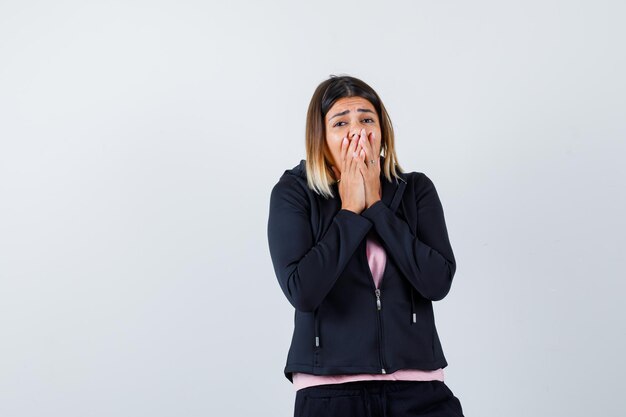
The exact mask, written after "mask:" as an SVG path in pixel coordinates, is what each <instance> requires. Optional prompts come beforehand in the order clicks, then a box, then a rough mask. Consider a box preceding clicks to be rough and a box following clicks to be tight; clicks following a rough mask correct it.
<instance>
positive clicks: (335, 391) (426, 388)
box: [294, 380, 464, 417]
mask: <svg viewBox="0 0 626 417" xmlns="http://www.w3.org/2000/svg"><path fill="white" fill-rule="evenodd" d="M318 416H319V417H321V416H324V417H332V416H338V417H352V416H359V417H378V416H380V417H405V416H406V417H408V416H421V417H464V416H463V409H462V408H461V402H460V401H459V399H458V398H457V397H455V396H454V394H453V393H452V391H451V390H450V388H448V386H447V385H446V384H445V383H444V382H442V381H438V380H433V381H354V382H344V383H341V384H324V385H315V386H312V387H307V388H301V389H299V390H298V391H296V400H295V407H294V417H318Z"/></svg>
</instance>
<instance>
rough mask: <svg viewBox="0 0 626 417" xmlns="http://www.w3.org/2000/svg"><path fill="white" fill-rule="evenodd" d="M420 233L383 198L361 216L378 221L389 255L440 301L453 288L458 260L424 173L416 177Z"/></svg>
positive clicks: (412, 280)
mask: <svg viewBox="0 0 626 417" xmlns="http://www.w3.org/2000/svg"><path fill="white" fill-rule="evenodd" d="M414 186H415V196H416V201H415V205H416V207H417V236H415V235H414V234H413V232H412V231H411V228H410V227H409V225H408V224H407V223H406V222H405V221H404V220H402V219H401V218H400V217H398V216H397V215H396V214H395V213H394V212H393V211H392V210H391V209H390V208H389V207H387V205H385V203H384V202H382V201H377V202H376V203H374V204H372V205H371V206H370V207H368V208H367V209H365V210H364V211H363V212H362V213H361V215H362V216H363V217H365V218H367V219H369V220H371V221H372V222H373V223H374V229H375V230H376V232H377V233H378V235H379V236H380V238H381V240H382V242H383V246H384V248H385V249H386V251H387V254H388V256H390V257H392V258H393V260H394V261H395V262H396V264H397V265H398V267H399V269H400V270H401V271H402V273H403V274H404V275H405V276H406V277H407V279H408V280H409V281H410V283H411V285H413V287H415V289H416V290H417V291H418V292H419V293H420V294H421V295H422V296H423V297H425V298H427V299H429V300H432V301H438V300H441V299H442V298H444V297H445V296H446V295H447V294H448V292H449V291H450V287H451V285H452V278H453V277H454V273H455V271H456V261H455V259H454V253H453V252H452V247H451V246H450V240H449V238H448V231H447V228H446V223H445V219H444V212H443V207H442V205H441V202H440V200H439V196H438V194H437V190H436V189H435V185H434V184H433V182H432V181H431V180H430V178H428V177H427V176H426V175H425V174H424V173H421V172H420V173H417V174H416V177H415V179H414Z"/></svg>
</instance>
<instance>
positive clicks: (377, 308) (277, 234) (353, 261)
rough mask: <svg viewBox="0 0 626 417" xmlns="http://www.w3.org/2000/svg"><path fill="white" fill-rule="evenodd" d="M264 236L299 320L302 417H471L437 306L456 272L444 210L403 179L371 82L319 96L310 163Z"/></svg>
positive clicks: (336, 85) (292, 369) (325, 86)
mask: <svg viewBox="0 0 626 417" xmlns="http://www.w3.org/2000/svg"><path fill="white" fill-rule="evenodd" d="M267 232H268V242H269V249H270V255H271V258H272V263H273V266H274V270H275V272H276V277H277V278H278V282H279V284H280V287H281V289H282V291H283V293H284V294H285V296H286V297H287V299H288V300H289V302H290V303H291V304H292V305H293V307H294V309H295V312H294V314H295V317H294V323H295V327H294V332H293V338H292V341H291V346H290V349H289V353H288V356H287V363H286V366H285V369H284V374H285V377H286V378H287V379H288V380H289V381H290V382H292V383H293V384H294V387H295V388H296V390H297V391H296V398H295V407H294V416H295V417H299V416H307V417H313V416H341V417H350V416H379V415H380V416H395V417H399V416H413V415H420V416H432V417H435V416H455V417H459V416H463V411H462V408H461V403H460V401H459V399H458V398H457V397H456V396H454V394H453V393H452V391H451V390H450V389H449V388H448V386H447V385H446V384H445V383H444V381H443V380H444V375H443V368H445V367H446V366H447V361H446V358H445V356H444V353H443V350H442V346H441V343H440V340H439V336H438V334H437V329H436V327H435V319H434V315H433V308H432V302H433V301H438V300H441V299H442V298H444V297H445V296H446V295H447V294H448V292H449V291H450V287H451V284H452V279H453V277H454V273H455V270H456V262H455V259H454V254H453V252H452V247H451V245H450V241H449V238H448V232H447V229H446V224H445V219H444V212H443V208H442V205H441V202H440V200H439V197H438V194H437V191H436V189H435V186H434V184H433V182H432V181H431V180H430V178H428V177H427V176H426V175H425V174H424V173H422V172H404V171H403V170H402V169H401V168H400V166H399V164H398V161H397V156H396V152H395V148H394V135H393V129H392V125H391V120H390V118H389V115H388V114H387V111H386V110H385V107H384V106H383V103H382V101H381V100H380V98H379V96H378V94H377V93H376V92H375V91H374V90H373V89H372V88H371V87H370V86H369V85H367V84H366V83H365V82H363V81H361V80H359V79H357V78H354V77H349V76H331V77H330V78H329V79H327V80H325V81H324V82H322V83H321V84H320V85H319V86H318V87H317V89H316V90H315V93H314V94H313V97H312V99H311V102H310V105H309V109H308V114H307V121H306V160H304V159H303V160H301V161H300V163H299V164H298V165H296V166H295V167H293V168H291V169H288V170H286V171H285V172H284V173H283V174H282V176H281V177H280V179H279V180H278V182H277V184H276V185H275V186H274V187H273V189H272V192H271V196H270V210H269V220H268V229H267Z"/></svg>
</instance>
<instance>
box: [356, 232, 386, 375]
mask: <svg viewBox="0 0 626 417" xmlns="http://www.w3.org/2000/svg"><path fill="white" fill-rule="evenodd" d="M366 247H367V244H365V245H364V249H363V251H362V252H361V254H362V255H363V258H364V259H365V266H366V268H367V272H368V275H369V281H370V283H371V286H372V288H373V289H374V297H376V304H375V306H376V321H377V322H378V325H377V327H378V359H379V361H380V373H381V374H386V373H387V365H385V359H384V358H385V349H384V332H383V320H382V317H381V314H382V313H381V310H382V307H383V306H382V301H381V299H380V296H381V294H382V293H381V290H380V288H376V284H375V283H374V276H373V275H372V270H371V269H370V267H369V263H368V262H367V249H366ZM386 269H387V267H386V266H385V270H386ZM383 277H384V270H383ZM383 277H381V280H380V287H382V282H383V281H384V279H383Z"/></svg>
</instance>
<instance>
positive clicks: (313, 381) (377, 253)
mask: <svg viewBox="0 0 626 417" xmlns="http://www.w3.org/2000/svg"><path fill="white" fill-rule="evenodd" d="M366 253H367V262H368V264H369V266H370V269H371V271H372V276H373V277H374V283H375V284H376V288H379V284H380V280H381V279H382V277H383V271H384V270H385V262H386V261H387V254H386V253H385V250H384V249H383V247H382V246H381V244H380V242H379V241H378V239H377V238H376V237H375V235H374V234H373V233H371V234H369V235H368V237H367V240H366ZM434 379H438V380H440V381H443V368H439V369H435V370H432V371H431V370H419V369H399V370H397V371H396V372H393V373H390V374H351V375H313V374H307V373H303V372H294V374H293V385H294V387H295V388H296V391H297V390H299V389H302V388H306V387H310V386H313V385H321V384H340V383H343V382H351V381H364V380H392V381H430V380H434Z"/></svg>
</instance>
